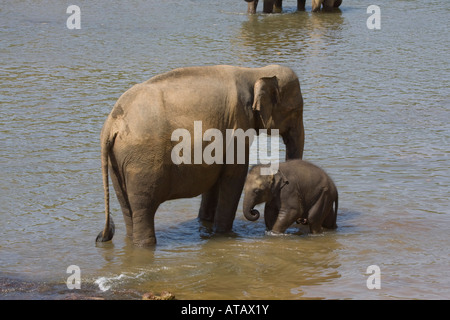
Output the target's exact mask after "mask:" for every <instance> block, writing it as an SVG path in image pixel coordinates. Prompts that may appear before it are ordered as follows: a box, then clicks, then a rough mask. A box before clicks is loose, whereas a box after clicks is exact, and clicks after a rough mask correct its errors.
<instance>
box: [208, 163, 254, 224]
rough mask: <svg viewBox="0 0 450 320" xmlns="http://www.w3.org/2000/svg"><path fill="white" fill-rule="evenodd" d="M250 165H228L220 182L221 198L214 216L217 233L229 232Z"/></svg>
mask: <svg viewBox="0 0 450 320" xmlns="http://www.w3.org/2000/svg"><path fill="white" fill-rule="evenodd" d="M247 171H248V164H237V165H227V166H226V168H225V169H224V172H223V173H222V176H221V177H220V180H219V198H218V204H217V209H216V214H215V216H214V229H215V231H216V232H229V231H231V229H232V227H233V221H234V218H235V216H236V210H237V207H238V205H239V199H240V198H241V193H242V189H243V188H244V183H245V177H246V176H247Z"/></svg>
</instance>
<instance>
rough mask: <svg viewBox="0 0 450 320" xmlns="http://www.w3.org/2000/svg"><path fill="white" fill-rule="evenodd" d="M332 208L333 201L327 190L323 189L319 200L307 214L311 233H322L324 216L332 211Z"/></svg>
mask: <svg viewBox="0 0 450 320" xmlns="http://www.w3.org/2000/svg"><path fill="white" fill-rule="evenodd" d="M332 206H333V201H332V200H331V197H330V191H329V189H328V188H323V189H322V191H321V194H320V197H319V199H318V200H317V201H316V203H315V204H314V205H313V206H312V207H311V209H309V212H308V224H309V229H310V231H311V233H321V232H322V231H323V228H322V223H323V221H324V220H325V217H326V215H327V214H328V213H329V212H330V210H332V209H333V208H332Z"/></svg>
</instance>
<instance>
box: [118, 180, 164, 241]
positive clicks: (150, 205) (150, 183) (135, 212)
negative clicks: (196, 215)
mask: <svg viewBox="0 0 450 320" xmlns="http://www.w3.org/2000/svg"><path fill="white" fill-rule="evenodd" d="M155 185H156V183H155V181H154V179H152V177H151V175H150V174H145V173H140V172H136V173H132V174H130V173H129V174H127V177H126V190H127V195H128V203H129V206H130V209H131V220H132V235H133V243H134V244H135V245H136V246H139V247H148V246H152V245H154V244H156V235H155V213H156V210H157V209H158V207H159V204H160V203H161V199H159V198H158V197H157V195H156V194H155V192H156V190H155V188H154V186H155Z"/></svg>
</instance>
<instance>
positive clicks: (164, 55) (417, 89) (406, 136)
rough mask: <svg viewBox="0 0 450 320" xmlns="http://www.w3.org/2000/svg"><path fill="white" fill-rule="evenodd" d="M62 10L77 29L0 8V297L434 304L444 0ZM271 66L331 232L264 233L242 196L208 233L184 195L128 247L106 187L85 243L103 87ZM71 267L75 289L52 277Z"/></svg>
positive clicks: (445, 139) (106, 96)
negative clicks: (324, 188) (327, 187)
mask: <svg viewBox="0 0 450 320" xmlns="http://www.w3.org/2000/svg"><path fill="white" fill-rule="evenodd" d="M74 4H76V5H78V6H79V7H80V11H81V13H80V17H81V29H75V30H69V29H68V28H67V26H66V20H67V19H68V18H69V16H70V14H68V13H66V9H67V7H68V6H69V3H68V2H65V1H56V0H55V1H14V2H12V1H4V2H2V4H1V6H0V32H1V38H0V165H1V191H0V221H1V222H0V288H1V289H0V299H3V298H6V299H15V298H26V299H59V298H68V297H69V298H70V297H71V296H73V295H77V294H79V295H83V294H85V295H88V296H97V297H106V298H136V297H139V296H140V294H141V293H143V292H147V291H153V292H161V291H163V290H168V291H171V292H172V293H173V294H174V295H175V296H176V297H177V298H178V299H304V298H323V299H335V298H337V299H449V298H450V268H449V265H450V250H449V244H450V241H449V240H450V236H449V227H450V211H449V200H448V199H449V196H450V194H449V184H450V177H449V168H450V146H449V138H450V125H449V123H450V121H449V120H450V89H449V80H450V79H449V78H450V77H449V74H450V73H449V61H450V50H449V45H448V44H449V35H448V32H447V31H446V30H448V28H449V25H448V21H449V19H448V18H449V14H450V2H448V1H442V0H420V1H419V0H417V1H416V0H411V1H387V0H379V1H376V3H375V2H374V3H372V2H371V1H358V0H344V1H343V4H342V6H341V10H340V11H339V12H333V13H328V14H325V13H317V14H312V13H311V12H310V11H311V3H310V1H307V7H306V9H307V10H306V12H301V13H297V12H295V5H296V1H293V0H291V1H288V0H286V1H284V10H283V13H282V14H273V15H265V14H262V13H261V10H262V4H260V6H259V8H258V13H257V14H256V15H253V16H249V15H247V14H246V9H247V4H246V3H245V2H244V1H234V0H226V1H220V2H216V1H214V2H213V1H194V0H188V1H187V0H168V1H82V0H78V1H74ZM371 4H376V5H378V6H379V7H380V9H381V16H380V17H381V29H379V30H369V29H368V27H367V25H366V21H367V19H368V18H369V17H370V15H371V14H368V13H367V12H366V10H367V7H368V6H369V5H371ZM273 63H277V64H283V65H287V66H290V67H291V68H292V69H293V70H294V71H295V72H296V73H297V75H298V76H299V79H300V82H301V88H302V92H303V97H304V101H305V108H304V124H305V130H306V143H305V153H304V159H307V160H310V161H312V162H314V163H316V164H318V165H320V166H321V167H323V168H324V169H325V170H326V171H327V172H328V173H329V175H330V176H331V177H332V178H333V179H334V181H335V183H336V185H337V187H338V190H339V213H338V221H337V224H338V229H337V230H336V231H329V232H326V233H324V234H322V235H319V236H312V235H310V234H308V232H307V230H305V229H301V228H300V229H298V228H297V227H293V228H291V229H289V230H288V234H287V235H286V236H281V237H273V236H269V235H266V234H265V226H264V219H260V220H258V221H257V222H254V223H252V222H249V221H246V220H245V218H244V217H243V215H242V211H241V208H242V207H241V206H240V207H239V210H238V212H237V215H236V220H235V223H234V228H233V233H232V234H228V235H214V234H212V233H211V232H210V231H209V230H207V229H206V228H204V227H202V226H201V225H200V224H199V223H198V222H197V220H196V217H197V211H198V208H199V204H200V198H198V197H197V198H193V199H180V200H174V201H170V202H166V203H164V204H163V205H162V206H161V207H160V208H159V209H158V212H157V214H156V232H157V237H158V244H157V245H156V247H155V248H154V249H152V250H148V249H141V248H136V247H133V245H132V244H131V243H130V241H129V240H127V239H126V238H125V225H124V223H123V218H122V213H121V212H120V208H119V206H118V202H117V200H116V198H115V196H114V195H113V196H112V197H111V199H112V200H111V203H112V215H113V217H114V220H115V223H116V235H115V237H114V239H113V241H112V242H111V243H106V244H103V245H101V246H97V245H96V244H95V237H96V235H97V234H98V232H99V231H100V230H101V229H102V227H103V223H104V214H103V210H104V207H103V206H104V205H103V188H102V181H101V168H100V147H99V134H100V130H101V127H102V125H103V122H104V120H105V119H106V116H107V115H108V113H109V111H110V110H111V108H112V106H113V105H114V103H115V101H116V100H117V98H118V97H119V96H120V95H121V94H122V93H123V92H124V91H125V90H127V89H128V88H129V87H131V86H132V85H133V84H136V83H139V82H143V81H145V80H147V79H148V78H150V77H152V76H154V75H156V74H158V73H162V72H165V71H168V70H171V69H174V68H177V67H183V66H192V65H213V64H231V65H239V66H248V67H259V66H264V65H267V64H273ZM282 147H284V146H282ZM71 265H75V266H78V267H79V270H80V271H81V289H80V290H77V289H72V290H70V289H69V288H68V287H67V286H66V280H67V279H68V277H69V276H70V275H71V273H67V268H68V267H69V266H71ZM372 265H375V266H378V267H379V270H380V272H381V275H380V277H379V280H380V281H379V283H380V285H381V287H380V288H379V289H369V288H368V284H367V283H368V280H369V284H372V283H375V282H372V278H369V277H370V276H371V275H372V274H371V273H367V268H368V267H369V266H372ZM374 275H376V274H374ZM369 287H370V286H369Z"/></svg>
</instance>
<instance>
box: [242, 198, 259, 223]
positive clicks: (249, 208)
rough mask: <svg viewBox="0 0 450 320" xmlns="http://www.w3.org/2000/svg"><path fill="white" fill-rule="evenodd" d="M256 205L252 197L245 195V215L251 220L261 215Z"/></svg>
mask: <svg viewBox="0 0 450 320" xmlns="http://www.w3.org/2000/svg"><path fill="white" fill-rule="evenodd" d="M254 206H255V204H254V201H253V200H252V199H250V197H248V196H247V195H246V196H244V205H243V207H244V217H245V218H246V219H247V220H250V221H256V220H258V219H259V217H260V213H259V211H258V210H256V209H254V208H253V207H254Z"/></svg>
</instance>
